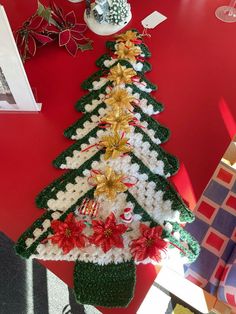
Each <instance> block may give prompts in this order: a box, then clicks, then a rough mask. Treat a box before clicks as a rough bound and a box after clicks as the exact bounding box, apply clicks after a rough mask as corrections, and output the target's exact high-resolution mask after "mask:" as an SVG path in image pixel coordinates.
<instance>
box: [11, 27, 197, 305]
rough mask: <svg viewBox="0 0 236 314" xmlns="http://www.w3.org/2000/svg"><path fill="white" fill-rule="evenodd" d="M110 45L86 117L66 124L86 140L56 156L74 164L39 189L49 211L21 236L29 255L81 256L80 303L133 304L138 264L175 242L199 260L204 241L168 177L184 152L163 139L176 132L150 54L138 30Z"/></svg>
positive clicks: (90, 82) (61, 164)
mask: <svg viewBox="0 0 236 314" xmlns="http://www.w3.org/2000/svg"><path fill="white" fill-rule="evenodd" d="M107 48H108V49H109V50H110V53H108V54H105V55H103V56H101V57H100V58H99V59H98V60H97V65H98V66H99V67H100V70H99V71H98V72H96V73H94V74H93V75H92V76H91V77H89V78H88V79H87V80H86V81H84V82H83V84H82V86H83V88H84V89H88V90H89V93H87V94H86V95H85V96H83V97H82V98H81V99H80V100H79V101H78V103H77V104H76V108H77V110H78V111H82V112H83V113H84V115H83V117H82V118H81V119H79V120H78V121H76V122H75V123H74V124H73V125H72V126H70V127H69V128H68V129H66V130H65V132H64V134H65V136H66V137H68V138H70V139H72V140H74V141H76V142H75V143H74V144H72V145H71V146H70V147H68V148H67V149H66V150H65V151H64V152H62V153H61V154H60V155H59V156H58V157H57V158H56V159H55V160H54V165H55V166H56V167H58V168H61V169H68V171H67V172H66V173H65V174H64V175H62V176H61V177H59V178H58V179H57V180H55V181H54V182H52V183H51V184H50V185H49V186H47V187H46V188H45V189H44V190H43V191H42V192H41V193H40V194H39V195H38V197H37V199H36V203H37V205H38V207H40V208H44V209H45V210H47V211H46V213H45V214H43V215H42V217H41V218H39V219H38V220H37V221H36V222H35V223H34V224H33V225H32V226H31V227H30V228H29V229H28V230H27V231H26V232H25V233H24V234H23V235H22V236H21V237H20V239H19V240H18V243H17V244H16V251H17V253H18V254H20V255H21V256H23V257H25V258H38V259H44V260H68V261H75V262H76V264H75V272H74V288H75V295H76V299H77V301H78V302H80V303H85V304H94V305H101V306H108V307H117V306H127V305H128V303H129V302H130V300H131V299H132V296H133V290H134V285H135V267H136V266H135V265H136V264H139V263H153V264H155V263H159V262H161V261H162V260H165V259H166V258H168V253H169V252H170V251H171V250H174V251H175V252H178V254H180V256H182V258H183V259H184V260H185V261H188V262H192V261H194V260H195V259H196V258H197V256H198V254H199V245H198V243H197V242H196V241H195V240H194V239H193V238H192V237H191V236H190V234H188V233H187V232H186V231H185V230H184V229H183V228H182V227H181V224H182V223H185V222H191V221H193V220H194V216H193V214H192V212H191V211H190V210H189V209H188V208H187V207H186V205H185V203H184V202H183V201H182V199H181V197H180V195H179V194H178V193H177V192H176V191H175V189H174V188H173V186H172V185H171V184H170V182H169V181H168V180H167V178H168V177H170V176H171V175H173V174H174V173H176V171H177V170H178V166H179V164H178V161H177V159H176V158H175V157H174V156H173V155H171V154H169V153H167V152H166V151H165V150H164V149H163V148H161V146H160V144H161V143H163V142H165V141H167V139H168V137H169V130H168V129H167V128H166V127H164V126H162V125H161V124H159V123H158V122H157V121H155V120H154V119H153V118H152V117H151V115H152V114H158V113H159V112H161V111H162V110H163V105H162V104H161V103H159V102H158V101H157V100H156V99H155V98H154V97H152V96H151V95H150V93H151V92H152V91H154V90H155V89H156V86H155V85H154V84H152V83H151V82H149V81H148V80H147V79H146V78H145V75H144V73H145V72H146V71H148V70H150V69H151V66H150V64H149V63H148V62H147V61H146V60H145V59H146V58H148V57H150V52H149V50H148V48H147V47H146V45H145V44H144V43H143V42H142V37H141V36H140V35H139V33H138V32H137V31H135V30H133V31H127V32H126V33H124V34H121V35H118V36H117V37H116V39H115V40H114V41H109V42H107Z"/></svg>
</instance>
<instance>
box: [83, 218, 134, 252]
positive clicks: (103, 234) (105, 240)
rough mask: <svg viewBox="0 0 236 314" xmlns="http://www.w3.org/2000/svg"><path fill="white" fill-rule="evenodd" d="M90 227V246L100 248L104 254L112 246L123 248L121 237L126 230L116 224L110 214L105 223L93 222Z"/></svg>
mask: <svg viewBox="0 0 236 314" xmlns="http://www.w3.org/2000/svg"><path fill="white" fill-rule="evenodd" d="M92 227H93V231H94V234H93V235H92V236H91V237H90V238H89V240H90V242H91V243H92V244H95V245H96V246H101V248H102V250H103V252H104V253H106V252H107V251H109V250H110V249H111V248H112V247H113V246H115V247H118V248H123V247H124V244H123V239H122V237H121V235H122V234H123V233H124V232H125V231H126V230H127V228H128V227H127V226H125V225H124V224H116V218H115V215H114V214H113V213H111V214H110V215H109V216H108V217H107V219H106V221H105V222H103V221H101V220H93V221H92Z"/></svg>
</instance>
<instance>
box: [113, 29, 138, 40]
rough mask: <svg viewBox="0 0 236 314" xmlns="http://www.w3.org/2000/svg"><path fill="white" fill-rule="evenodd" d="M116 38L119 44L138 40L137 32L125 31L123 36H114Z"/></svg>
mask: <svg viewBox="0 0 236 314" xmlns="http://www.w3.org/2000/svg"><path fill="white" fill-rule="evenodd" d="M115 37H116V38H117V40H116V41H117V42H120V41H127V40H133V41H135V40H139V39H140V38H139V36H138V34H137V32H135V31H127V32H125V33H124V34H119V35H116V36H115Z"/></svg>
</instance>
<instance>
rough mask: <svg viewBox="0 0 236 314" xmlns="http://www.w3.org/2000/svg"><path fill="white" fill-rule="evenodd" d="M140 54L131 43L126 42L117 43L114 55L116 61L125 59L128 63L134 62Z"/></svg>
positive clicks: (136, 47)
mask: <svg viewBox="0 0 236 314" xmlns="http://www.w3.org/2000/svg"><path fill="white" fill-rule="evenodd" d="M140 54H141V49H140V47H138V46H135V45H134V44H133V43H132V42H131V41H129V40H128V41H126V42H125V43H119V44H118V45H117V48H116V52H115V55H117V57H118V59H125V60H129V61H133V62H135V61H136V57H137V56H139V55H140Z"/></svg>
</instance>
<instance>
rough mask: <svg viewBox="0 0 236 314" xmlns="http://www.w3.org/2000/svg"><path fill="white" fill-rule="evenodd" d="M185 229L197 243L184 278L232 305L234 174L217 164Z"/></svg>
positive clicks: (235, 277) (235, 293)
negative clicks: (198, 250) (195, 255)
mask: <svg viewBox="0 0 236 314" xmlns="http://www.w3.org/2000/svg"><path fill="white" fill-rule="evenodd" d="M195 215H196V220H195V221H194V222H193V223H192V224H191V225H190V224H189V225H187V226H186V228H185V229H186V230H188V231H189V232H190V233H191V234H192V235H193V236H194V237H195V238H196V239H197V240H198V241H199V243H200V245H201V253H200V256H199V258H198V259H197V261H196V262H194V263H193V264H191V265H190V266H186V267H185V277H186V278H187V279H189V280H190V281H192V282H194V283H195V284H197V285H198V286H200V287H202V288H204V289H205V290H206V291H208V292H210V293H212V294H215V295H216V294H217V295H218V298H219V299H220V300H222V301H224V302H227V303H229V304H230V305H233V306H235V305H236V262H235V256H236V248H235V243H236V172H235V169H233V168H232V167H229V166H228V165H226V164H224V163H223V162H221V163H220V164H219V166H218V167H217V169H216V171H215V173H214V175H213V177H212V178H211V180H210V182H209V183H208V185H207V187H206V189H205V191H204V192H203V195H202V197H201V198H200V200H199V202H198V204H197V207H196V209H195ZM217 290H218V291H217Z"/></svg>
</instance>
